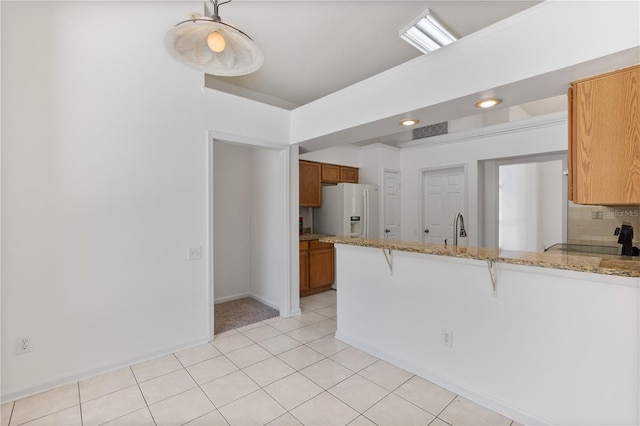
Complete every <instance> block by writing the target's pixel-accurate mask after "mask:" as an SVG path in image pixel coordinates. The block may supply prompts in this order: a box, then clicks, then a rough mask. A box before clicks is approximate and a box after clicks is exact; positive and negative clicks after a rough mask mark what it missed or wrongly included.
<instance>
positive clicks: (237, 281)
mask: <svg viewBox="0 0 640 426" xmlns="http://www.w3.org/2000/svg"><path fill="white" fill-rule="evenodd" d="M213 146H214V152H213V160H214V166H213V170H214V177H213V184H214V191H213V197H214V202H213V206H214V212H213V227H214V230H215V233H214V238H213V240H214V267H213V273H214V297H215V301H216V303H220V302H225V301H229V300H234V299H238V298H240V297H246V296H248V295H249V287H250V284H251V274H250V272H251V271H250V269H249V268H248V267H247V265H248V264H250V258H251V247H252V244H251V213H252V207H253V205H252V202H251V185H252V183H253V182H252V179H251V171H252V166H253V163H252V148H250V147H246V146H243V145H232V144H227V143H221V142H215V143H214V144H213Z"/></svg>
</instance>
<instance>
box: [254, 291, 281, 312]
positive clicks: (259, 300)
mask: <svg viewBox="0 0 640 426" xmlns="http://www.w3.org/2000/svg"><path fill="white" fill-rule="evenodd" d="M249 297H250V298H252V299H254V300H257V301H258V302H260V303H264V304H265V305H267V306H268V307H270V308H273V309H275V310H276V311H280V306H278V305H276V304H275V303H273V302H272V301H270V300H267V299H265V298H263V297H260V296H258V295H257V294H253V293H250V294H249Z"/></svg>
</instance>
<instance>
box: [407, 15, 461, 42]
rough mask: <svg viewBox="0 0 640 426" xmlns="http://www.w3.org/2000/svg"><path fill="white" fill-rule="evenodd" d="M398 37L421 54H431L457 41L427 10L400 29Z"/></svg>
mask: <svg viewBox="0 0 640 426" xmlns="http://www.w3.org/2000/svg"><path fill="white" fill-rule="evenodd" d="M400 37H401V38H402V39H403V40H405V41H406V42H408V43H409V44H411V45H412V46H413V47H415V48H416V49H418V50H420V51H421V52H422V53H428V52H431V51H433V50H436V49H439V48H441V47H442V46H446V45H447V44H449V43H453V42H454V41H456V40H457V38H456V36H454V35H453V34H451V33H450V32H449V31H448V30H447V29H446V28H445V27H444V26H443V25H442V24H441V23H440V22H438V20H437V19H436V18H435V17H434V16H433V14H432V13H431V12H430V11H429V9H427V10H425V11H424V12H423V13H422V14H420V16H418V17H417V18H416V19H414V20H413V21H411V23H410V24H409V25H407V26H406V27H404V28H403V29H401V30H400Z"/></svg>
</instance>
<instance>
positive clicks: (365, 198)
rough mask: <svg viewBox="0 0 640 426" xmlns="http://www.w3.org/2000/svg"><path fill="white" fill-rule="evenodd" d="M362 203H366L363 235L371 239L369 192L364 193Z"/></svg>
mask: <svg viewBox="0 0 640 426" xmlns="http://www.w3.org/2000/svg"><path fill="white" fill-rule="evenodd" d="M362 201H363V202H364V223H363V224H362V234H363V235H364V237H365V238H369V190H368V189H367V188H365V189H364V190H363V191H362Z"/></svg>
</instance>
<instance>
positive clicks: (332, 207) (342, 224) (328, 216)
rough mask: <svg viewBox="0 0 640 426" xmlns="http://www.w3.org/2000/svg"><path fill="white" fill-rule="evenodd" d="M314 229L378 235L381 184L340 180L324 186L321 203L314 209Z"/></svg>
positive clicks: (318, 232) (344, 233)
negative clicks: (342, 181) (320, 205)
mask: <svg viewBox="0 0 640 426" xmlns="http://www.w3.org/2000/svg"><path fill="white" fill-rule="evenodd" d="M313 232H314V233H317V234H327V235H336V236H340V237H354V238H356V237H364V238H378V234H379V232H378V188H377V187H376V186H375V185H363V184H356V183H339V184H337V185H330V186H323V187H322V207H319V208H317V209H314V211H313Z"/></svg>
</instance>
